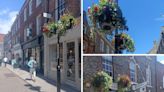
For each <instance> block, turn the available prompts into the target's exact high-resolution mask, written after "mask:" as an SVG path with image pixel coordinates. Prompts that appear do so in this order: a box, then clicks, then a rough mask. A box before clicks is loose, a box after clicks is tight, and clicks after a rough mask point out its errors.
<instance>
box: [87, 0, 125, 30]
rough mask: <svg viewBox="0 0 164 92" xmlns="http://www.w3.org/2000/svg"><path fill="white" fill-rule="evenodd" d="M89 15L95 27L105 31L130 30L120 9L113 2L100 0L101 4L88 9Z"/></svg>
mask: <svg viewBox="0 0 164 92" xmlns="http://www.w3.org/2000/svg"><path fill="white" fill-rule="evenodd" d="M88 14H89V18H90V20H91V21H92V23H93V25H94V27H100V28H102V29H104V30H111V29H112V30H128V27H127V26H126V20H125V18H124V17H123V16H122V11H121V9H120V7H119V6H118V4H116V3H115V2H112V1H111V0H100V1H99V4H94V5H93V6H92V7H89V8H88Z"/></svg>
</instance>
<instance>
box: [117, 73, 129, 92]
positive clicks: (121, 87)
mask: <svg viewBox="0 0 164 92" xmlns="http://www.w3.org/2000/svg"><path fill="white" fill-rule="evenodd" d="M130 85H131V81H130V79H129V77H128V76H127V75H122V76H120V77H119V78H118V92H127V90H128V89H129V87H130Z"/></svg>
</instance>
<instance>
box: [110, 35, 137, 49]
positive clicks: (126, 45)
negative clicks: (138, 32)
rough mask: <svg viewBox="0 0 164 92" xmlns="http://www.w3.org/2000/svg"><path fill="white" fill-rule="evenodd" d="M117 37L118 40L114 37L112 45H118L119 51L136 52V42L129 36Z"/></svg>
mask: <svg viewBox="0 0 164 92" xmlns="http://www.w3.org/2000/svg"><path fill="white" fill-rule="evenodd" d="M116 36H117V38H115V37H114V38H113V39H112V45H113V46H115V44H116V43H117V45H118V50H126V51H127V52H134V51H135V47H134V41H133V39H132V38H131V37H130V36H129V35H128V34H125V33H121V34H118V35H116ZM115 40H116V41H115Z"/></svg>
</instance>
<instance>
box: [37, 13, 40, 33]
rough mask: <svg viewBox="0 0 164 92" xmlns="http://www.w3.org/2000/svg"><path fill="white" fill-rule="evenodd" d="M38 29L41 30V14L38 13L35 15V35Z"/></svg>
mask: <svg viewBox="0 0 164 92" xmlns="http://www.w3.org/2000/svg"><path fill="white" fill-rule="evenodd" d="M40 31H41V15H38V16H37V17H36V33H37V35H39V34H40Z"/></svg>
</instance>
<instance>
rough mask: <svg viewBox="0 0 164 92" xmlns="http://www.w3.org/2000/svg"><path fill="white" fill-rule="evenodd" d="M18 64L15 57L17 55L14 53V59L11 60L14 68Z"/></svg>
mask: <svg viewBox="0 0 164 92" xmlns="http://www.w3.org/2000/svg"><path fill="white" fill-rule="evenodd" d="M16 64H17V62H16V59H15V57H14V55H13V58H12V60H11V65H12V67H13V69H15V68H16Z"/></svg>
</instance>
